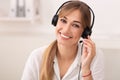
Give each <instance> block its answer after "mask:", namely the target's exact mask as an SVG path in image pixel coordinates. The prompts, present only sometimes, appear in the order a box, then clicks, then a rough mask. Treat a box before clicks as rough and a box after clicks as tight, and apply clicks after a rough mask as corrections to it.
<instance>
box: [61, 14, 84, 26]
mask: <svg viewBox="0 0 120 80" xmlns="http://www.w3.org/2000/svg"><path fill="white" fill-rule="evenodd" d="M63 18H65V19H67V17H65V16H64V17H63ZM73 22H76V23H79V24H82V23H81V22H80V21H75V20H74V21H73Z"/></svg>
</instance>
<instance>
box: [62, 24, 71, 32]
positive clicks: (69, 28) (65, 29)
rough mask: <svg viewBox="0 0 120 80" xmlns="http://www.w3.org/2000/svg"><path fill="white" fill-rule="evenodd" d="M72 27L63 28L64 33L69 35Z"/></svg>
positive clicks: (68, 25) (67, 25)
mask: <svg viewBox="0 0 120 80" xmlns="http://www.w3.org/2000/svg"><path fill="white" fill-rule="evenodd" d="M70 26H71V25H70V24H66V25H64V27H63V32H64V33H69V32H70V30H71V27H70Z"/></svg>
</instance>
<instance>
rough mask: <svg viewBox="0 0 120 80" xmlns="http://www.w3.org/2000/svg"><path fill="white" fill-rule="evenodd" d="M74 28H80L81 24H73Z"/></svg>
mask: <svg viewBox="0 0 120 80" xmlns="http://www.w3.org/2000/svg"><path fill="white" fill-rule="evenodd" d="M72 26H73V27H76V28H80V25H79V24H73V25H72Z"/></svg>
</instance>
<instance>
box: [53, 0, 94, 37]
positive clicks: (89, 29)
mask: <svg viewBox="0 0 120 80" xmlns="http://www.w3.org/2000/svg"><path fill="white" fill-rule="evenodd" d="M69 2H73V1H67V2H64V3H63V4H62V5H61V6H60V7H59V8H58V10H57V12H56V13H55V15H54V16H53V18H52V25H53V26H56V25H57V21H58V18H59V16H58V12H59V11H60V9H61V8H62V7H63V6H64V5H65V4H66V3H69ZM80 2H81V1H80ZM86 6H87V7H88V8H89V10H90V12H91V13H92V17H93V19H92V23H91V26H90V27H89V26H87V27H86V28H85V29H84V31H83V33H82V35H81V36H82V38H87V36H88V35H89V36H90V35H91V33H92V28H93V25H94V20H95V14H94V12H93V10H92V9H91V8H90V7H89V6H88V5H86Z"/></svg>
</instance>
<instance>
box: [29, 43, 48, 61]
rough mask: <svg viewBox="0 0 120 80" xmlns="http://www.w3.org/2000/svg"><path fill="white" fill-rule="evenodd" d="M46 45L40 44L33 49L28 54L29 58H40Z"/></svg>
mask: <svg viewBox="0 0 120 80" xmlns="http://www.w3.org/2000/svg"><path fill="white" fill-rule="evenodd" d="M47 47H48V46H47V45H46V46H42V47H39V48H36V49H34V50H33V51H32V52H31V53H30V55H29V59H37V60H41V58H42V56H43V54H44V51H45V49H46V48H47Z"/></svg>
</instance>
